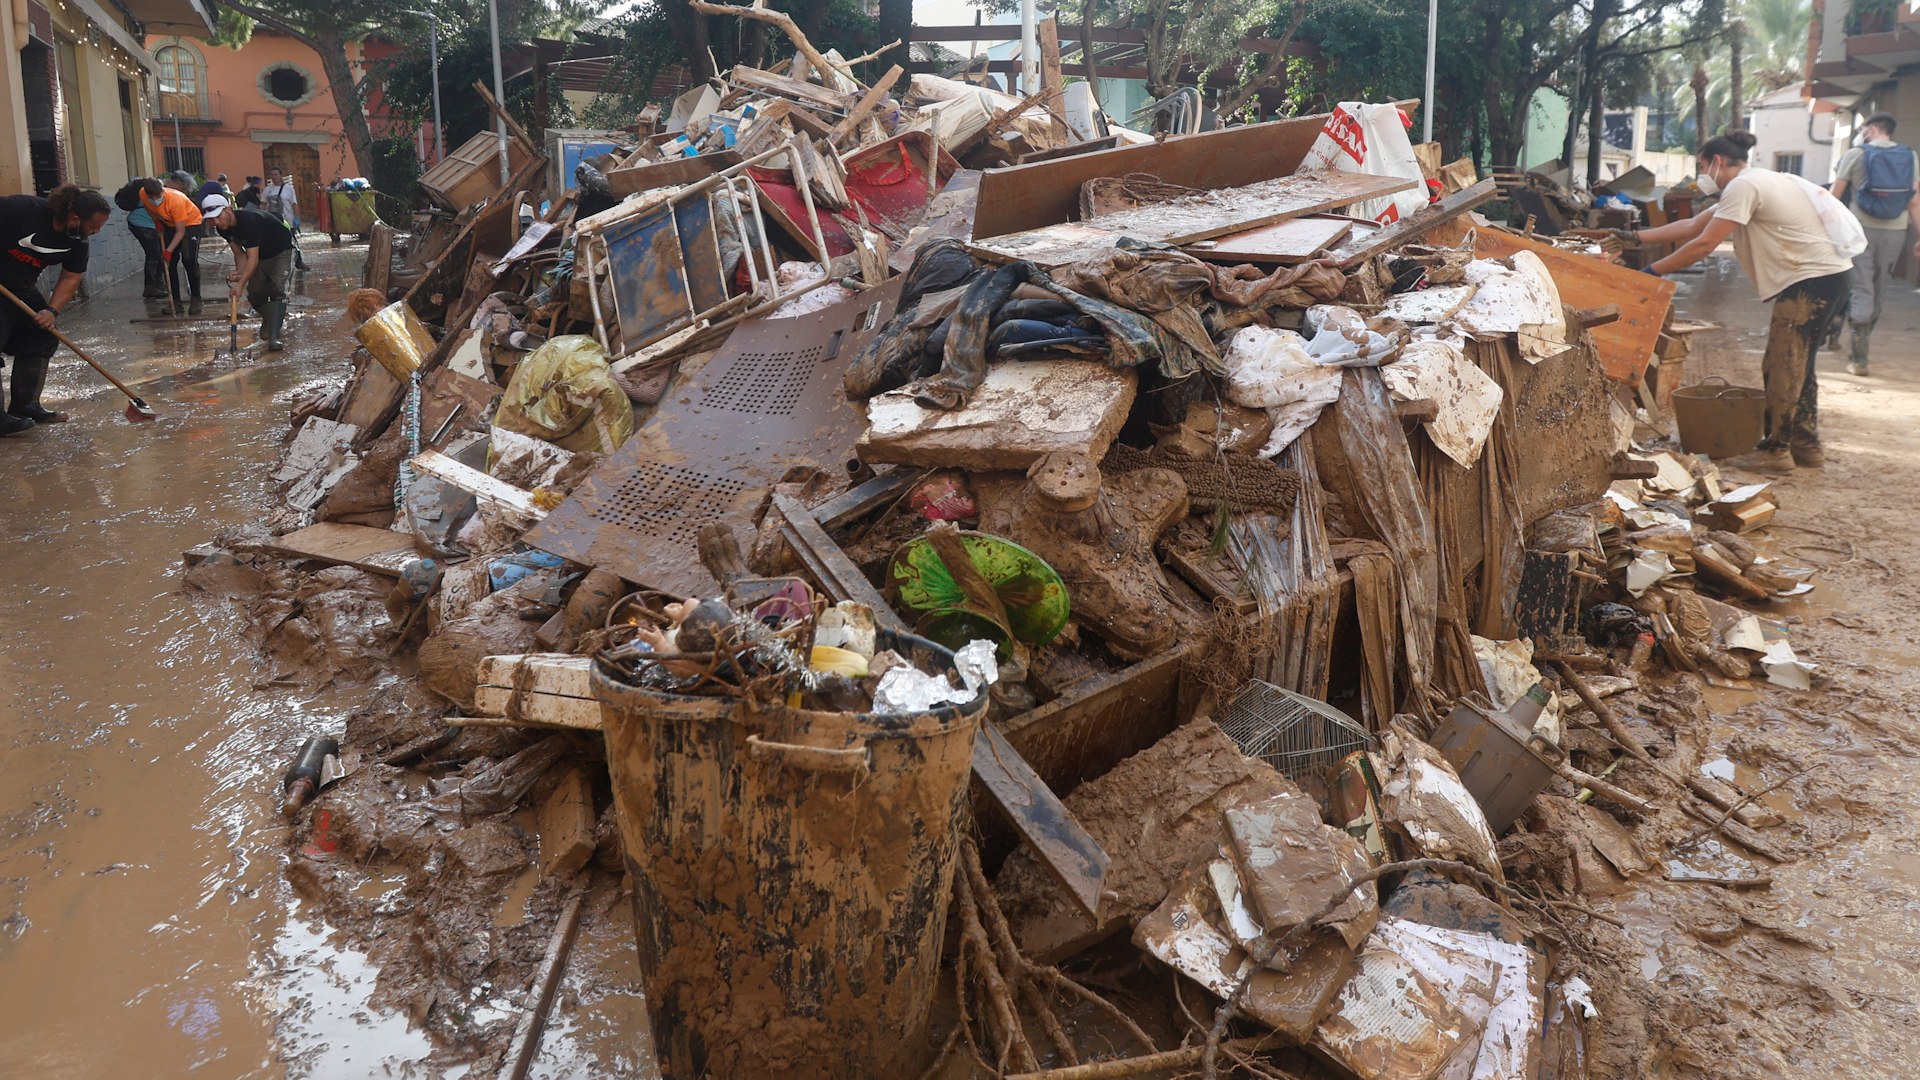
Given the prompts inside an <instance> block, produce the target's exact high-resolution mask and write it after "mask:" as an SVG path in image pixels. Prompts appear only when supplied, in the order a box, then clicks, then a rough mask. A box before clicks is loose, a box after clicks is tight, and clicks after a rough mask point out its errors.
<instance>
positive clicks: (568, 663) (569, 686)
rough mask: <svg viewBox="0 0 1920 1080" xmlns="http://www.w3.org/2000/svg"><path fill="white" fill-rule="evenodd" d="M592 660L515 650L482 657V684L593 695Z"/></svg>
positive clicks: (537, 691) (530, 690)
mask: <svg viewBox="0 0 1920 1080" xmlns="http://www.w3.org/2000/svg"><path fill="white" fill-rule="evenodd" d="M592 675H593V659H592V658H591V657H586V656H574V655H572V654H571V653H516V654H513V655H507V656H488V657H483V658H481V660H480V670H479V672H478V675H477V679H478V682H479V684H480V685H481V686H498V687H502V688H505V689H508V690H513V689H519V690H526V691H529V692H532V693H540V694H558V695H560V696H562V697H577V698H590V697H592V696H593V679H592Z"/></svg>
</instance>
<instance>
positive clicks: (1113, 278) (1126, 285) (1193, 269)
mask: <svg viewBox="0 0 1920 1080" xmlns="http://www.w3.org/2000/svg"><path fill="white" fill-rule="evenodd" d="M1058 280H1059V281H1060V283H1061V284H1062V285H1065V286H1066V287H1067V288H1069V289H1072V290H1074V291H1075V292H1080V293H1085V294H1086V295H1088V296H1094V297H1098V298H1100V299H1102V300H1110V301H1112V302H1114V303H1116V304H1119V305H1120V306H1122V307H1125V308H1129V309H1131V310H1133V311H1137V312H1139V313H1141V314H1142V315H1146V316H1149V317H1151V318H1152V319H1153V321H1154V322H1156V323H1159V324H1160V326H1161V327H1162V328H1164V329H1165V330H1166V331H1167V332H1168V333H1170V334H1172V335H1174V336H1175V337H1177V338H1179V339H1180V340H1181V341H1182V342H1184V343H1185V344H1186V346H1187V347H1188V348H1190V349H1192V350H1193V351H1194V352H1195V354H1197V355H1199V356H1201V357H1204V358H1205V359H1206V361H1207V363H1208V364H1209V366H1212V367H1218V366H1219V364H1220V353H1219V351H1218V350H1216V349H1215V348H1214V347H1213V335H1212V334H1210V333H1208V332H1207V327H1206V324H1205V323H1204V322H1202V321H1201V318H1200V308H1201V306H1202V305H1203V304H1205V303H1206V301H1207V298H1208V297H1209V296H1211V295H1212V293H1213V288H1214V276H1213V268H1212V267H1211V266H1208V265H1207V264H1206V263H1203V262H1201V261H1200V260H1199V259H1196V258H1194V257H1193V256H1191V255H1188V254H1187V253H1185V252H1183V251H1177V250H1175V249H1173V248H1170V247H1161V246H1157V245H1149V244H1144V243H1142V242H1140V241H1138V240H1135V239H1133V238H1131V237H1122V238H1121V239H1120V241H1119V242H1118V243H1117V244H1115V245H1114V246H1113V247H1111V248H1108V249H1107V250H1106V251H1104V252H1102V253H1101V255H1100V257H1099V258H1096V259H1090V260H1088V261H1086V262H1082V263H1076V264H1074V265H1072V266H1068V267H1063V268H1061V270H1060V275H1059V278H1058Z"/></svg>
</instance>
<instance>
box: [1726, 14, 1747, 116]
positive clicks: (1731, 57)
mask: <svg viewBox="0 0 1920 1080" xmlns="http://www.w3.org/2000/svg"><path fill="white" fill-rule="evenodd" d="M1746 43H1747V24H1746V21H1745V20H1743V19H1735V20H1733V25H1732V26H1730V27H1728V28H1727V48H1728V49H1729V50H1731V51H1730V52H1728V54H1727V71H1728V80H1727V93H1728V100H1727V110H1728V116H1727V126H1728V127H1729V128H1741V127H1744V126H1745V125H1744V124H1742V123H1741V121H1740V118H1741V116H1742V115H1743V114H1744V113H1745V112H1746V107H1747V99H1746V89H1747V88H1746V71H1745V70H1744V66H1743V65H1742V63H1741V61H1742V59H1743V57H1742V55H1741V53H1742V52H1743V50H1744V49H1745V48H1746Z"/></svg>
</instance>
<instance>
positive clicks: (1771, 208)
mask: <svg viewBox="0 0 1920 1080" xmlns="http://www.w3.org/2000/svg"><path fill="white" fill-rule="evenodd" d="M1756 141H1757V140H1755V138H1754V137H1753V135H1752V134H1751V133H1750V132H1745V131H1733V132H1729V133H1727V134H1725V135H1721V136H1718V137H1717V138H1713V139H1709V140H1707V142H1706V144H1705V145H1703V146H1701V147H1700V152H1699V155H1698V157H1699V161H1698V165H1699V175H1698V177H1697V182H1698V183H1699V185H1700V190H1701V191H1702V192H1703V193H1705V194H1707V195H1714V194H1718V195H1719V196H1720V201H1719V202H1718V203H1717V204H1715V205H1714V206H1713V207H1711V208H1709V209H1707V210H1703V211H1701V212H1700V213H1698V214H1695V215H1694V216H1693V217H1690V218H1687V219H1686V220H1684V221H1676V222H1673V223H1671V224H1668V225H1662V226H1660V227H1659V228H1657V229H1644V230H1641V231H1640V232H1638V233H1634V234H1631V235H1632V237H1633V238H1634V239H1637V240H1642V241H1648V242H1652V243H1678V244H1679V245H1680V247H1679V248H1678V249H1677V250H1675V251H1674V253H1673V254H1671V255H1669V256H1667V257H1666V258H1664V259H1661V260H1659V261H1658V262H1655V263H1653V264H1652V265H1650V266H1647V267H1645V268H1644V269H1645V270H1646V271H1647V272H1648V273H1651V274H1656V275H1658V274H1666V273H1671V272H1672V271H1675V270H1678V269H1680V268H1681V267H1683V266H1691V265H1693V264H1694V263H1696V262H1699V261H1700V260H1701V259H1704V258H1706V257H1707V256H1708V255H1709V254H1711V253H1712V252H1713V250H1714V249H1715V248H1717V247H1719V246H1720V244H1721V242H1723V241H1725V240H1726V239H1728V238H1729V237H1731V238H1732V239H1733V250H1734V254H1735V255H1737V256H1738V257H1739V259H1740V265H1741V266H1742V267H1744V268H1745V269H1746V272H1747V276H1748V277H1749V278H1751V279H1753V284H1754V288H1755V289H1756V290H1757V291H1758V292H1759V293H1760V298H1761V299H1763V300H1771V301H1773V319H1772V322H1771V324H1770V325H1769V327H1768V330H1767V351H1766V355H1765V357H1764V358H1763V359H1762V361H1761V367H1760V371H1761V380H1762V382H1763V383H1764V384H1765V385H1766V393H1767V430H1766V435H1765V437H1763V438H1762V439H1761V440H1760V445H1759V446H1758V447H1756V448H1754V449H1753V450H1752V451H1750V452H1748V453H1745V454H1742V455H1740V456H1739V457H1737V458H1734V459H1733V460H1732V461H1731V462H1730V463H1729V464H1731V465H1733V466H1734V467H1735V468H1741V469H1749V470H1753V471H1756V472H1766V473H1790V472H1792V471H1793V469H1794V466H1796V465H1798V466H1801V467H1803V468H1819V467H1820V466H1821V465H1822V464H1824V463H1825V456H1824V453H1823V452H1822V450H1821V448H1820V409H1819V398H1818V388H1817V383H1816V382H1815V379H1814V372H1813V361H1814V356H1815V354H1816V353H1817V352H1818V350H1819V346H1820V341H1821V340H1822V339H1823V338H1825V337H1826V336H1827V331H1828V328H1829V327H1830V326H1831V325H1832V324H1833V320H1834V319H1835V318H1836V317H1837V316H1838V315H1839V314H1840V313H1841V312H1842V311H1845V310H1846V307H1847V295H1848V293H1849V292H1850V291H1851V289H1852V282H1853V255H1854V253H1855V252H1856V251H1858V250H1860V248H1863V247H1864V246H1865V243H1864V239H1863V238H1862V237H1861V236H1860V228H1859V224H1858V223H1857V222H1855V221H1854V220H1853V216H1852V215H1851V214H1849V213H1848V212H1847V210H1846V208H1845V207H1842V206H1841V205H1840V204H1839V202H1838V201H1837V200H1835V199H1834V198H1833V196H1832V195H1829V194H1827V192H1826V191H1824V190H1822V189H1820V188H1817V187H1815V186H1813V185H1812V184H1809V183H1807V182H1806V181H1804V180H1802V179H1800V178H1799V177H1797V176H1790V175H1787V174H1784V173H1777V172H1774V171H1772V170H1770V169H1762V168H1757V167H1754V166H1750V165H1748V164H1747V152H1748V151H1749V150H1751V149H1753V145H1754V143H1755V142H1756Z"/></svg>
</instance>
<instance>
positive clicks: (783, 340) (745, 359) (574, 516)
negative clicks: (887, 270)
mask: <svg viewBox="0 0 1920 1080" xmlns="http://www.w3.org/2000/svg"><path fill="white" fill-rule="evenodd" d="M899 281H900V279H899V278H897V277H896V278H895V279H894V280H893V281H891V282H889V283H888V284H886V285H884V286H882V287H881V288H879V289H877V290H874V291H873V292H872V293H870V294H868V295H866V296H862V297H857V298H855V299H853V300H849V301H847V302H845V303H842V304H837V305H835V306H833V307H831V308H827V309H826V310H824V311H820V312H816V313H814V314H812V315H803V316H801V317H799V318H795V319H774V320H767V319H756V320H753V321H750V322H746V323H742V324H741V325H740V326H739V328H737V329H736V330H734V332H733V335H732V337H730V338H729V339H728V340H727V343H726V345H725V346H724V347H722V349H721V350H720V351H719V352H718V353H715V354H714V356H713V358H712V359H711V360H709V361H708V362H707V364H706V366H705V367H704V368H702V369H700V370H699V371H697V372H692V373H690V375H689V377H688V379H687V381H686V382H685V383H684V384H675V385H671V386H669V387H668V390H667V394H666V396H665V397H664V398H663V399H662V401H661V404H660V407H659V409H658V410H657V411H656V413H655V414H654V416H653V418H652V419H651V420H650V421H648V422H647V423H645V424H644V425H642V427H641V429H640V430H639V431H638V432H636V433H635V434H634V437H633V438H632V439H631V440H629V441H628V442H627V445H625V446H623V447H621V448H620V449H619V450H618V451H616V452H615V453H614V454H612V455H611V456H609V457H608V458H607V460H606V461H605V462H603V463H602V464H601V466H600V468H599V469H597V470H596V471H595V472H594V474H593V475H592V476H590V477H588V478H587V480H586V482H585V483H583V484H581V485H580V487H579V488H578V489H577V490H575V491H574V493H573V495H572V496H571V497H569V498H568V499H567V501H566V502H564V503H562V504H560V505H559V506H558V507H556V508H554V511H553V512H552V513H551V514H549V515H547V519H546V520H545V521H543V522H541V523H540V524H539V525H537V526H535V527H534V529H533V530H532V531H530V532H529V533H528V534H527V537H526V540H527V543H529V544H532V545H533V546H535V547H538V548H540V549H541V550H543V551H550V552H552V553H553V554H555V555H559V556H561V557H562V558H565V559H569V560H571V561H573V562H577V563H581V564H584V565H587V566H599V567H604V568H606V569H608V570H612V571H613V572H614V573H616V574H619V575H620V576H621V577H624V578H626V579H627V580H629V581H635V582H640V583H643V584H646V585H650V586H652V587H654V588H658V589H664V590H666V591H669V592H675V593H679V594H681V595H691V594H695V593H699V594H709V593H711V592H712V591H714V590H715V589H716V587H717V583H716V582H714V580H713V579H712V577H711V576H710V575H709V574H708V573H707V572H706V569H705V568H704V567H702V566H701V565H700V559H699V533H700V528H701V527H702V526H704V525H706V524H707V523H708V522H711V521H725V522H727V523H728V524H730V525H732V526H733V527H734V529H735V531H736V532H738V533H741V534H742V535H743V536H744V534H745V533H746V531H747V529H748V527H749V524H750V522H749V517H750V515H751V514H752V513H753V511H754V509H755V508H756V507H758V506H759V505H760V503H761V502H762V501H763V499H764V498H765V496H766V493H767V492H768V491H769V490H770V489H771V488H772V487H773V485H774V484H776V483H779V482H780V480H781V479H782V478H783V477H785V476H786V475H787V474H788V473H789V472H790V471H792V470H794V469H797V468H804V467H807V466H812V467H815V468H821V469H826V470H829V471H836V472H837V471H839V470H842V469H844V468H845V467H846V463H847V461H849V460H850V459H851V458H852V457H853V444H854V441H855V440H856V439H857V438H858V437H859V435H860V432H861V431H862V430H864V428H865V426H866V419H865V415H864V413H863V411H862V410H861V409H860V408H859V407H857V406H855V405H853V404H851V403H849V402H848V401H847V400H846V398H845V396H844V395H843V394H842V392H841V389H840V380H841V378H842V377H843V376H844V375H845V374H846V370H847V365H848V364H849V363H850V362H852V360H853V358H854V356H856V355H858V353H859V352H860V349H861V348H862V347H863V346H864V345H865V344H866V343H867V342H868V341H869V340H871V339H872V337H873V335H874V334H875V333H876V332H878V330H879V328H880V327H881V326H882V325H884V324H885V323H886V320H887V319H888V318H889V317H891V316H892V314H893V307H894V302H895V301H896V300H897V298H898V296H899Z"/></svg>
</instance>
